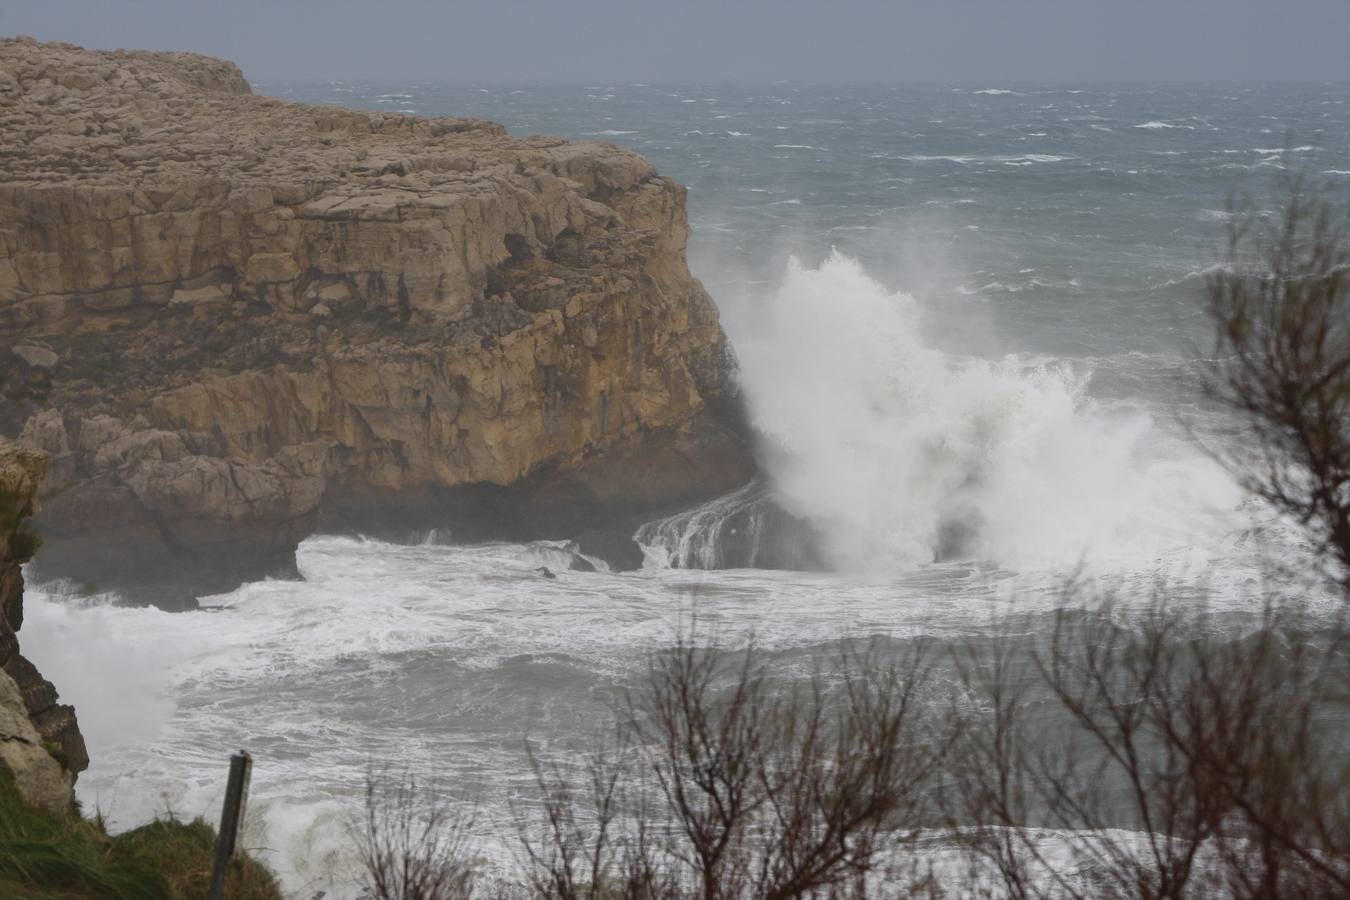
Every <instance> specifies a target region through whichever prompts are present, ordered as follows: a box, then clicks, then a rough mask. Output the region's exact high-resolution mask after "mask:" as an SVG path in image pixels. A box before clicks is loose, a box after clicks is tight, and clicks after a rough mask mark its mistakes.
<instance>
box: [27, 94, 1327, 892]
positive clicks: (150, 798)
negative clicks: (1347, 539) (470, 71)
mask: <svg viewBox="0 0 1350 900" xmlns="http://www.w3.org/2000/svg"><path fill="white" fill-rule="evenodd" d="M259 87H260V89H261V90H263V91H264V92H269V93H276V94H280V95H283V96H293V97H296V98H298V99H304V100H307V101H310V102H341V103H345V104H359V105H368V106H374V107H376V108H381V109H390V110H413V111H417V112H420V113H430V114H440V113H447V114H461V115H483V116H487V117H490V118H494V119H497V120H499V121H503V122H504V123H505V124H507V126H508V127H509V128H510V129H511V130H512V132H513V133H515V134H519V135H524V134H528V133H532V132H558V133H563V134H565V135H567V136H570V137H589V138H592V139H598V140H613V141H618V142H621V143H623V144H625V145H627V146H631V147H633V148H635V149H637V150H639V151H640V152H643V153H645V154H647V155H649V156H651V157H652V158H653V159H654V160H655V161H656V163H657V165H658V167H659V168H660V169H661V170H662V171H663V173H665V174H669V175H672V176H674V177H676V178H678V179H680V180H681V181H684V182H686V183H688V184H689V185H690V187H691V192H690V216H691V223H692V226H693V236H692V238H691V245H690V254H691V266H692V268H693V269H694V271H695V274H697V275H699V276H700V277H701V278H703V279H704V280H705V283H706V284H707V285H708V286H709V289H710V290H711V291H712V293H713V295H714V297H715V298H716V299H717V300H718V303H719V306H720V308H721V310H722V313H723V318H724V322H725V323H726V326H727V328H728V331H729V333H730V334H731V336H732V339H733V341H734V343H735V345H736V348H737V352H738V355H739V357H740V360H741V365H742V382H743V386H744V389H745V392H746V396H747V399H748V401H749V406H750V411H751V415H752V418H753V421H754V424H755V425H756V427H757V428H758V429H759V430H760V431H761V433H762V434H763V437H764V446H763V447H762V448H761V449H762V454H761V461H762V463H763V466H764V469H765V472H766V481H765V482H764V483H761V484H759V485H757V486H754V487H751V488H748V489H747V490H746V491H745V492H742V493H740V494H737V495H734V496H732V497H730V498H723V499H721V500H719V501H715V502H714V503H713V504H710V505H709V506H708V507H705V508H703V509H700V510H691V511H686V512H685V513H684V514H682V515H680V516H676V517H672V518H671V519H668V520H665V521H663V522H657V523H652V524H651V525H649V526H645V527H644V528H643V529H642V531H641V538H642V541H643V543H645V544H647V545H648V547H647V549H648V566H647V568H645V569H644V570H642V571H639V572H633V573H623V574H617V573H611V572H608V571H604V570H603V567H602V570H601V571H598V572H594V573H583V572H572V571H567V568H566V565H565V562H564V561H565V560H566V559H567V558H569V556H568V551H567V550H566V549H565V548H563V547H560V546H557V545H554V544H549V543H536V544H530V545H515V544H493V545H485V546H474V547H464V546H446V545H443V544H439V543H427V544H425V545H421V546H395V545H390V544H385V543H380V542H376V541H364V540H358V539H349V538H335V537H328V536H316V537H313V538H311V539H309V540H307V541H305V542H304V544H303V545H302V546H301V548H300V551H299V554H298V566H299V570H300V572H301V575H302V576H303V577H302V580H300V581H294V582H286V581H264V582H259V583H254V584H249V585H244V586H243V587H241V588H239V589H238V590H236V591H233V592H231V593H229V594H226V595H222V596H219V597H213V598H205V603H206V604H208V606H207V608H204V609H202V610H200V611H197V612H191V613H182V614H170V613H164V612H160V611H158V610H154V609H146V608H132V607H129V606H126V605H122V601H123V600H126V601H130V602H132V603H134V602H135V600H136V598H113V597H93V598H88V597H77V596H74V595H73V594H72V593H71V592H70V591H69V590H67V589H65V588H64V587H63V586H61V585H45V586H37V587H36V588H35V589H33V590H31V591H30V592H29V594H28V596H27V598H26V601H25V604H26V606H25V608H26V620H25V624H24V630H23V641H24V648H25V652H26V653H27V654H29V655H30V656H31V657H32V658H33V659H34V660H35V661H36V662H37V664H38V665H39V667H40V668H41V669H42V671H43V672H44V674H46V675H47V676H48V677H50V678H51V679H52V680H53V681H54V682H55V683H56V684H57V685H58V686H59V687H60V689H61V691H62V695H63V700H65V701H66V702H71V703H73V704H74V705H75V706H76V708H77V710H78V712H79V716H80V721H81V723H82V725H83V727H84V730H85V734H86V736H87V738H88V742H89V746H90V751H91V756H92V757H93V764H92V767H91V769H90V770H89V771H88V772H87V773H86V774H85V775H84V776H82V777H81V780H80V784H79V795H80V798H81V800H82V801H83V802H84V804H85V806H86V809H89V810H93V809H100V810H103V811H105V812H106V813H108V814H109V815H110V816H111V820H112V823H113V825H114V827H126V826H131V825H135V824H138V823H140V822H142V821H145V820H146V819H148V818H149V817H151V816H153V815H155V814H157V813H163V812H165V811H169V810H172V811H173V812H175V813H177V814H179V815H188V816H191V815H196V814H204V815H206V816H207V817H208V818H214V817H215V816H216V815H218V811H219V804H220V799H221V792H222V790H223V786H224V775H225V769H226V758H227V756H228V754H229V752H230V751H232V750H233V749H235V748H237V747H241V746H242V747H247V748H249V749H250V750H251V751H252V752H253V753H254V755H255V758H256V767H255V771H254V782H253V801H252V803H251V805H250V810H251V814H250V815H251V821H250V823H249V830H248V834H247V836H246V840H245V844H246V846H249V847H257V848H265V850H264V852H262V853H261V856H262V857H263V858H264V859H265V860H266V861H267V862H269V863H270V864H271V865H273V866H274V867H275V868H276V869H277V870H278V871H280V872H281V873H282V874H283V876H284V878H285V879H286V882H287V884H288V886H289V887H290V888H292V889H294V890H297V891H298V890H300V889H301V888H305V889H311V888H312V889H319V888H325V889H331V890H333V892H334V893H333V894H331V896H336V897H345V896H353V894H354V892H353V889H352V884H351V880H350V879H351V859H350V851H349V847H350V844H349V841H348V836H347V834H346V822H347V818H348V816H349V815H350V813H351V811H352V810H353V809H355V808H356V806H357V805H358V803H359V795H360V792H361V789H362V784H363V780H364V777H365V774H366V771H367V769H368V767H369V766H370V765H371V763H372V762H388V763H393V764H395V765H397V766H406V767H408V768H411V769H412V770H414V771H416V772H418V773H419V774H424V775H425V776H426V778H427V780H429V781H430V782H431V783H434V784H435V785H437V786H441V787H444V788H445V789H446V790H447V791H449V792H450V793H452V794H453V795H454V796H455V797H457V798H460V799H464V800H466V801H468V802H471V803H473V804H476V806H477V808H478V809H479V810H480V811H481V812H482V815H481V817H480V819H481V829H480V830H481V832H482V834H481V839H482V844H483V846H484V848H485V849H486V850H487V851H489V852H497V853H498V854H499V857H500V858H503V859H505V860H506V861H507V862H508V863H509V854H507V855H505V856H502V855H501V848H502V847H503V846H504V845H505V844H507V843H509V842H510V839H511V835H512V833H513V831H512V827H511V824H510V814H509V810H510V805H511V803H512V802H519V801H520V800H521V798H524V797H528V796H530V795H531V793H532V790H533V789H532V777H531V775H530V774H529V768H528V765H527V761H526V757H525V753H524V740H525V738H526V737H527V736H528V737H529V738H530V739H531V740H534V741H537V742H538V746H539V747H541V748H542V749H543V752H545V753H546V754H549V755H551V756H553V757H554V758H558V759H563V760H566V759H569V758H575V757H576V755H577V754H578V753H580V752H582V751H583V750H584V749H585V748H586V747H587V746H589V745H590V744H591V742H592V741H593V740H594V739H595V738H596V736H597V735H599V734H602V733H603V732H604V731H605V728H606V723H607V721H608V718H609V715H610V708H611V707H610V703H611V702H612V701H613V699H614V698H615V697H616V696H618V695H619V693H620V692H621V691H622V690H623V689H624V688H625V687H628V686H630V685H632V684H633V683H634V682H635V680H636V679H637V678H639V677H640V676H641V673H642V672H643V671H644V669H645V664H646V660H647V658H648V657H649V655H650V654H651V653H652V652H654V651H656V650H658V649H659V648H661V647H664V646H668V645H669V643H670V641H671V640H672V638H673V637H674V635H675V634H676V632H677V630H678V629H679V628H680V627H681V624H682V623H686V622H687V621H688V617H689V615H690V614H691V612H692V611H694V610H696V611H697V614H698V616H699V618H700V621H701V622H702V623H703V624H704V625H705V626H706V627H707V628H708V629H709V632H710V633H716V634H719V635H721V636H722V637H723V638H724V639H726V640H728V641H731V642H734V641H736V640H740V639H742V638H743V637H744V636H746V635H747V634H750V633H754V634H755V635H756V637H757V639H758V641H759V642H760V643H761V644H762V645H764V646H765V647H766V648H767V649H768V651H769V652H770V653H771V654H772V655H773V660H774V664H775V665H776V666H779V667H781V669H782V670H783V671H785V672H786V671H792V670H794V667H796V669H797V670H801V669H802V668H803V667H805V666H806V665H807V662H808V661H809V659H810V657H811V655H812V654H813V653H816V652H819V651H820V650H822V648H827V647H829V646H831V645H832V643H833V642H835V641H837V640H838V639H840V638H844V637H856V636H875V637H879V638H880V639H882V640H884V641H886V642H889V643H888V646H891V647H894V648H895V649H896V650H897V651H899V650H901V649H903V648H904V647H905V646H907V645H908V642H911V641H913V640H915V639H916V638H919V637H921V636H926V637H929V638H932V639H934V640H935V641H936V642H937V643H938V645H939V646H948V645H950V644H952V643H955V642H959V641H963V640H967V639H969V638H971V637H972V636H978V635H981V634H983V633H985V632H986V631H987V628H988V626H989V622H990V620H991V617H992V616H993V615H995V614H996V613H997V612H999V611H1002V610H1007V609H1010V608H1011V609H1016V610H1017V611H1018V612H1021V613H1026V614H1028V615H1030V616H1031V617H1033V621H1035V617H1037V616H1044V615H1048V614H1049V613H1050V612H1051V611H1053V610H1054V609H1055V608H1056V606H1057V605H1058V604H1059V603H1061V602H1062V595H1061V587H1062V585H1063V584H1064V583H1065V581H1066V580H1067V579H1069V578H1071V577H1077V578H1079V579H1086V580H1087V581H1088V582H1089V583H1090V584H1099V585H1109V586H1114V587H1118V588H1122V589H1126V590H1127V594H1126V596H1125V597H1124V598H1123V599H1124V601H1125V602H1126V603H1127V604H1128V603H1129V602H1140V603H1144V602H1147V596H1146V595H1147V591H1148V589H1150V588H1151V587H1153V586H1154V585H1156V584H1158V583H1159V582H1160V581H1161V582H1186V583H1196V582H1199V583H1202V584H1203V586H1204V587H1203V590H1201V589H1199V588H1197V589H1196V591H1195V593H1196V595H1197V596H1199V595H1203V596H1204V597H1205V599H1206V602H1207V603H1208V604H1209V605H1210V606H1211V607H1212V608H1214V609H1217V610H1219V611H1221V612H1223V613H1224V614H1225V615H1231V616H1232V617H1234V618H1235V619H1240V618H1241V617H1242V615H1243V614H1244V610H1247V609H1249V607H1250V603H1251V596H1250V595H1251V592H1252V591H1253V590H1255V589H1257V588H1259V585H1260V578H1261V575H1262V571H1261V567H1260V560H1259V558H1258V553H1257V551H1258V550H1259V549H1260V540H1262V539H1271V538H1270V537H1269V536H1270V535H1271V534H1273V535H1274V536H1275V537H1274V538H1273V539H1276V540H1278V534H1279V529H1278V528H1271V527H1268V526H1270V524H1271V523H1270V522H1269V521H1268V517H1267V516H1264V515H1263V514H1262V512H1261V511H1260V510H1259V509H1257V508H1255V507H1254V506H1253V504H1251V503H1250V502H1247V501H1244V499H1243V497H1242V495H1241V493H1240V492H1239V491H1238V490H1237V489H1236V488H1235V486H1234V485H1233V484H1232V482H1231V479H1229V478H1228V477H1227V476H1226V475H1225V474H1224V473H1223V472H1222V471H1220V470H1219V469H1218V468H1217V467H1216V466H1215V465H1214V464H1213V463H1212V462H1210V461H1209V460H1208V458H1207V457H1206V456H1205V455H1204V453H1203V452H1201V450H1199V449H1198V448H1197V447H1196V446H1195V445H1194V444H1193V443H1192V442H1191V441H1190V440H1189V439H1188V437H1187V435H1186V430H1187V429H1188V428H1190V429H1194V430H1195V431H1196V432H1198V433H1199V434H1200V435H1201V436H1210V437H1212V436H1213V435H1216V434H1218V433H1219V431H1220V427H1221V426H1222V424H1223V423H1222V421H1221V420H1220V419H1218V418H1216V416H1215V414H1214V413H1213V412H1212V411H1209V410H1206V409H1205V407H1204V406H1203V404H1202V403H1201V402H1200V401H1199V398H1198V395H1197V392H1196V390H1195V379H1194V371H1193V368H1194V366H1193V363H1192V362H1191V360H1190V357H1189V355H1188V353H1189V351H1188V350H1187V349H1186V345H1187V342H1188V341H1189V340H1192V339H1194V338H1197V337H1198V336H1200V335H1202V334H1203V321H1202V319H1201V317H1200V316H1199V315H1198V312H1197V309H1198V307H1197V301H1198V292H1199V291H1200V290H1201V289H1202V287H1203V276H1204V273H1205V270H1206V267H1207V266H1209V265H1211V264H1212V263H1213V261H1214V260H1213V255H1212V253H1211V252H1210V249H1209V248H1212V247H1213V246H1215V244H1216V243H1217V241H1218V237H1219V231H1218V229H1219V228H1221V226H1222V212H1221V210H1222V207H1223V204H1224V198H1225V196H1226V194H1227V193H1229V192H1230V191H1232V190H1235V189H1239V188H1241V187H1243V186H1251V187H1253V188H1259V187H1261V186H1262V183H1260V182H1258V183H1256V184H1252V182H1250V181H1243V180H1241V179H1243V178H1257V177H1262V176H1264V175H1265V174H1267V173H1269V172H1272V171H1277V170H1278V169H1277V167H1278V166H1281V165H1284V164H1285V163H1286V162H1287V161H1288V160H1289V159H1290V158H1291V157H1297V158H1299V159H1307V160H1309V161H1314V162H1313V163H1312V165H1313V170H1314V171H1315V172H1319V173H1320V172H1326V173H1328V174H1327V175H1326V177H1327V178H1330V179H1333V181H1334V180H1335V179H1341V181H1342V182H1344V183H1345V184H1346V185H1347V186H1350V179H1346V178H1345V177H1344V176H1343V175H1337V174H1335V173H1338V172H1348V171H1350V115H1348V114H1347V111H1346V110H1345V108H1344V102H1345V101H1344V92H1343V91H1342V90H1340V89H1339V88H1331V87H1327V88H1324V87H1319V86H1311V87H1304V88H1287V87H1282V88H1265V87H1260V86H1251V87H1233V86H1222V87H1215V88H1162V87H1157V88H1154V87H1141V88H1132V89H1107V88H1095V89H1091V90H1088V89H1082V90H1080V89H1078V88H1076V87H1047V86H1041V87H1027V86H1000V85H993V86H984V85H982V86H979V87H978V88H973V87H971V86H964V87H951V86H930V87H925V88H912V89H900V88H897V89H890V88H841V87H832V86H817V87H810V86H793V85H774V86H767V87H766V86H759V87H745V86H732V85H720V86H707V85H704V86H692V85H683V86H662V85H631V86H624V85H619V86H607V85H595V86H587V87H585V88H579V89H568V88H542V87H530V86H516V87H511V88H503V87H500V86H495V85H494V86H480V85H461V86H455V87H447V86H442V85H426V84H394V85H390V84H382V85H377V84H345V83H341V82H329V83H324V84H313V85H260V86H259ZM1293 127H1297V128H1298V138H1297V142H1296V144H1295V146H1294V147H1292V148H1290V150H1291V151H1293V152H1291V153H1283V152H1281V151H1282V148H1283V144H1282V143H1281V141H1282V137H1283V135H1284V133H1285V132H1286V130H1287V129H1289V128H1293ZM1337 183H1340V182H1337ZM770 499H772V500H773V501H774V505H773V508H775V509H778V510H779V511H780V512H781V517H780V518H775V515H778V514H776V513H772V512H770V511H768V510H769V508H770V506H769V503H768V501H769V500H770ZM783 517H785V518H786V519H788V520H791V521H788V522H786V523H785V522H784V521H783ZM792 522H797V523H801V524H803V526H804V530H802V531H795V532H794V531H792V529H791V528H789V527H787V526H788V525H791V524H792ZM785 535H795V537H793V538H792V539H793V540H796V541H798V543H790V542H789V541H788V538H787V537H785ZM803 535H805V536H806V537H803ZM1263 535H1265V536H1266V537H1265V538H1263V537H1262V536H1263ZM807 538H809V540H808V539H807ZM793 561H798V562H802V563H803V564H808V563H809V565H808V566H806V567H809V568H811V569H814V571H785V570H778V571H774V570H769V569H766V568H757V567H761V566H771V565H784V564H792V563H793ZM726 565H732V566H739V568H731V569H725V568H723V569H709V568H703V567H705V566H726ZM539 566H549V567H550V568H551V569H553V570H554V571H556V572H557V573H558V577H557V578H556V579H554V580H548V579H544V578H541V577H540V576H539V575H538V574H537V572H536V570H537V568H538V567H539ZM1129 591H1137V592H1138V596H1137V597H1136V596H1134V594H1131V593H1129Z"/></svg>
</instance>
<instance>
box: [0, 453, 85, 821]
mask: <svg viewBox="0 0 1350 900" xmlns="http://www.w3.org/2000/svg"><path fill="white" fill-rule="evenodd" d="M46 473H47V460H46V458H45V457H43V456H42V455H41V454H39V453H34V452H32V451H29V450H22V449H20V448H18V447H15V446H14V445H13V444H12V443H10V442H8V441H6V440H4V439H3V438H0V765H4V766H5V767H6V768H8V769H9V770H10V771H11V772H12V773H13V775H14V780H15V784H16V786H17V787H18V789H19V793H20V795H21V796H23V798H24V799H25V800H27V801H28V802H29V803H31V804H33V805H35V806H38V807H41V808H43V809H46V810H48V811H49V812H60V811H63V810H65V809H68V808H69V807H70V803H71V798H72V794H71V787H72V785H73V784H74V780H75V775H76V774H77V773H79V772H82V771H84V769H85V768H86V767H87V766H88V765H89V756H88V754H87V753H86V751H85V747H84V738H83V737H82V736H81V735H80V727H79V724H78V723H77V722H76V721H75V711H74V710H73V709H72V708H71V707H69V706H63V705H61V704H58V703H57V702H56V701H57V694H56V688H55V687H53V686H52V683H51V682H50V681H47V680H46V679H44V678H43V677H42V676H41V675H40V674H39V673H38V671H37V669H36V668H34V666H33V664H32V663H30V662H29V661H28V660H27V659H26V658H25V657H24V656H23V654H22V653H20V652H19V639H18V635H17V634H16V632H17V631H18V630H19V628H20V627H21V626H22V625H23V569H22V566H23V564H24V563H26V562H28V560H29V559H31V558H32V555H33V552H34V551H35V550H36V549H37V544H38V539H37V537H36V536H35V534H34V532H33V531H32V529H31V525H30V522H29V517H30V516H31V515H32V514H33V510H34V505H35V502H36V496H37V491H38V485H39V484H40V483H41V482H42V479H43V477H44V476H45V475H46Z"/></svg>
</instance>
